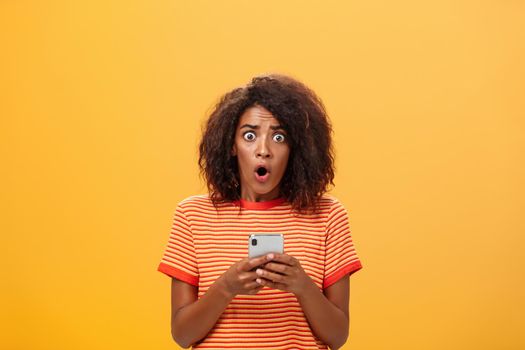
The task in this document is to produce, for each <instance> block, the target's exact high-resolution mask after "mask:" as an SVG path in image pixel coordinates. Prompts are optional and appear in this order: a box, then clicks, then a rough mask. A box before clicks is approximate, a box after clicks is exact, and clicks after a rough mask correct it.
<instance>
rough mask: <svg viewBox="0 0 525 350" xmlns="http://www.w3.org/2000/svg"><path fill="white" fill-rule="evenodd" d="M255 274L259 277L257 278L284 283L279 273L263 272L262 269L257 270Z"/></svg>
mask: <svg viewBox="0 0 525 350" xmlns="http://www.w3.org/2000/svg"><path fill="white" fill-rule="evenodd" d="M255 272H256V273H257V275H259V277H263V278H265V279H267V280H270V281H272V282H283V281H284V276H283V275H281V274H279V273H275V272H270V271H268V270H263V269H257V271H255Z"/></svg>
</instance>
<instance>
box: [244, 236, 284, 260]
mask: <svg viewBox="0 0 525 350" xmlns="http://www.w3.org/2000/svg"><path fill="white" fill-rule="evenodd" d="M268 253H281V254H282V253H284V236H283V235H282V234H276V233H254V234H252V235H250V237H249V238H248V257H249V258H250V259H251V258H256V257H258V256H261V255H265V254H268Z"/></svg>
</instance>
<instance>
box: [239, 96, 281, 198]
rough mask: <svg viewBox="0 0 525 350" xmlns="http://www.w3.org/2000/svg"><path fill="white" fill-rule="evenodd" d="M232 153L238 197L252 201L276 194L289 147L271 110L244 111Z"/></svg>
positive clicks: (252, 108) (253, 109) (277, 194)
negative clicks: (234, 157)
mask: <svg viewBox="0 0 525 350" xmlns="http://www.w3.org/2000/svg"><path fill="white" fill-rule="evenodd" d="M232 154H233V155H234V156H237V162H238V166H239V175H240V179H241V198H242V199H244V200H248V201H253V202H255V201H267V200H271V199H275V198H278V197H279V185H280V182H281V179H282V177H283V175H284V172H285V171H286V165H287V164H288V157H289V155H290V146H289V145H288V140H287V136H286V133H285V131H284V129H282V128H281V126H280V125H279V121H278V120H277V119H275V117H274V116H273V115H272V113H270V112H269V111H268V110H267V109H266V108H264V107H261V106H253V107H250V108H248V109H246V110H245V111H244V113H243V114H242V115H241V117H240V119H239V123H238V124H237V129H236V131H235V142H234V144H233V149H232Z"/></svg>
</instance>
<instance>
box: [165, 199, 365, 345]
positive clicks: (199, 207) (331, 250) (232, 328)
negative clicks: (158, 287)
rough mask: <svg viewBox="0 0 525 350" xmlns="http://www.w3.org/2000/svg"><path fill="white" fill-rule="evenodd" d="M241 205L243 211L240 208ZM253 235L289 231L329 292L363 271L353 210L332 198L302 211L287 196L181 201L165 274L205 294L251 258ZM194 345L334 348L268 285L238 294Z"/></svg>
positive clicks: (294, 249) (292, 245)
mask: <svg viewBox="0 0 525 350" xmlns="http://www.w3.org/2000/svg"><path fill="white" fill-rule="evenodd" d="M239 209H241V211H240V212H239ZM252 233H282V234H283V235H284V252H285V253H286V254H288V255H291V256H293V257H295V258H296V259H298V260H299V262H300V263H301V266H302V267H303V269H304V271H305V272H306V273H307V274H308V275H309V276H310V277H311V278H312V280H313V281H314V282H315V284H316V285H317V286H318V287H319V288H320V289H321V290H323V289H324V288H326V287H328V286H330V285H332V284H333V283H335V282H337V281H338V280H339V279H340V278H342V277H344V276H345V275H347V274H348V275H350V274H352V273H354V272H355V271H357V270H359V269H361V267H362V265H361V261H360V260H359V258H358V256H357V254H356V251H355V247H354V244H353V241H352V237H351V234H350V227H349V223H348V215H347V212H346V210H345V208H344V207H343V205H342V204H341V203H340V202H339V201H337V199H335V198H334V197H332V196H323V197H322V198H321V200H320V211H319V213H316V214H297V213H295V212H294V211H293V210H292V207H291V205H290V204H289V203H287V202H285V201H284V200H283V199H276V200H272V201H267V202H247V201H244V200H241V201H238V202H234V203H233V202H232V203H223V204H220V205H218V207H217V208H215V207H214V206H213V204H212V203H211V201H210V199H209V197H208V196H207V195H200V196H192V197H189V198H187V199H185V200H183V201H182V202H181V203H179V205H178V206H177V208H176V210H175V215H174V219H173V226H172V229H171V232H170V235H169V239H168V244H167V247H166V249H165V251H164V254H163V256H162V259H161V262H160V264H159V266H158V271H160V272H163V273H165V274H167V275H168V276H171V277H173V278H177V279H179V280H182V281H184V282H186V283H189V284H192V285H194V286H198V288H199V289H198V290H199V292H198V296H199V298H200V297H201V296H202V295H203V294H204V293H206V291H207V290H208V288H209V287H210V286H211V285H212V284H213V283H214V282H215V280H217V278H218V277H219V276H220V275H222V274H223V273H224V272H225V271H226V270H227V269H228V268H229V267H230V266H231V265H232V264H234V263H236V262H237V261H239V260H241V259H243V258H245V257H247V256H248V236H249V235H250V234H252ZM193 348H194V349H328V347H327V346H326V344H324V343H323V342H322V341H321V340H319V339H318V338H316V337H315V335H314V334H313V332H312V330H311V328H310V326H309V325H308V321H307V319H306V317H305V315H304V313H303V311H302V309H301V306H300V304H299V302H298V301H297V299H296V297H295V296H294V295H293V294H292V293H289V292H283V291H280V290H275V289H270V288H268V287H265V288H263V289H262V290H261V291H260V292H259V293H258V294H256V295H238V296H236V297H235V298H234V299H233V300H232V301H231V303H230V304H229V305H228V307H227V308H226V309H225V310H224V312H223V314H222V315H221V317H220V318H219V320H218V321H217V323H216V324H215V326H214V327H213V328H212V329H211V330H210V332H209V333H208V335H207V336H206V338H204V339H203V340H202V341H200V342H199V343H197V344H195V345H194V346H193Z"/></svg>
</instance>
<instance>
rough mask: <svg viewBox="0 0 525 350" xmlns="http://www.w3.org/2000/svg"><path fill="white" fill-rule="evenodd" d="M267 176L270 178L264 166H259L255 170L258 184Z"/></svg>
mask: <svg viewBox="0 0 525 350" xmlns="http://www.w3.org/2000/svg"><path fill="white" fill-rule="evenodd" d="M268 176H270V172H269V171H268V169H266V168H265V167H264V166H259V167H257V169H256V170H255V178H256V179H257V181H259V182H265V181H266V180H267V179H268Z"/></svg>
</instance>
